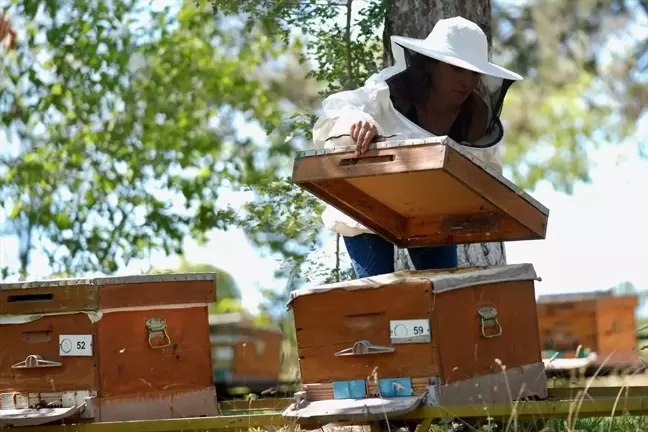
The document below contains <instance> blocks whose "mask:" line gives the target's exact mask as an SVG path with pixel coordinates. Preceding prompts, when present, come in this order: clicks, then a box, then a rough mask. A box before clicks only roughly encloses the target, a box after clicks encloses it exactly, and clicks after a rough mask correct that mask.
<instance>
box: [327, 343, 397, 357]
mask: <svg viewBox="0 0 648 432" xmlns="http://www.w3.org/2000/svg"><path fill="white" fill-rule="evenodd" d="M394 351H396V348H393V347H386V346H378V345H374V344H372V343H371V342H369V341H368V340H361V341H358V342H356V343H354V344H353V346H352V347H351V348H346V349H343V350H340V351H338V352H336V353H335V356H336V357H341V356H354V355H367V354H383V353H390V352H394Z"/></svg>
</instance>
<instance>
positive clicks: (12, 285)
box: [0, 273, 216, 290]
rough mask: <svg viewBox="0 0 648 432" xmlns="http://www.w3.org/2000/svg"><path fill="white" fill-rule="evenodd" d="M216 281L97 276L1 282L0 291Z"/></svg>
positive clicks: (184, 276) (197, 276)
mask: <svg viewBox="0 0 648 432" xmlns="http://www.w3.org/2000/svg"><path fill="white" fill-rule="evenodd" d="M204 280H208V281H209V280H213V281H215V280H216V274H215V273H173V274H171V273H169V274H159V275H129V276H96V277H80V278H59V279H42V280H30V281H23V282H0V290H13V289H23V288H25V289H28V288H51V287H71V286H95V287H99V286H103V285H129V284H140V283H155V282H182V281H204Z"/></svg>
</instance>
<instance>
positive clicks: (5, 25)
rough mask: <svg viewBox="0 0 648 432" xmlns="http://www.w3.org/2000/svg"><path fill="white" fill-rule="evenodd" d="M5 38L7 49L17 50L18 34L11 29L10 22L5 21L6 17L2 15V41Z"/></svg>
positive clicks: (0, 31)
mask: <svg viewBox="0 0 648 432" xmlns="http://www.w3.org/2000/svg"><path fill="white" fill-rule="evenodd" d="M5 38H7V40H6V41H5V45H6V46H7V48H9V49H15V48H16V32H15V31H14V29H13V28H11V24H10V23H9V20H7V19H5V17H4V16H2V14H1V13H0V41H2V40H4V39H5Z"/></svg>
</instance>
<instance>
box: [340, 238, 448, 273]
mask: <svg viewBox="0 0 648 432" xmlns="http://www.w3.org/2000/svg"><path fill="white" fill-rule="evenodd" d="M343 238H344V244H345V246H346V249H347V252H348V253H349V257H350V258H351V264H352V265H353V269H354V270H355V273H356V276H357V277H358V278H365V277H371V276H376V275H380V274H386V273H393V272H394V245H393V244H392V243H390V242H388V241H387V240H385V239H383V238H382V237H380V236H379V235H377V234H360V235H357V236H354V237H345V236H343ZM408 252H409V255H410V258H411V259H412V263H413V264H414V268H415V269H416V270H433V269H446V268H456V267H457V266H458V258H457V245H447V246H435V247H422V248H410V249H408Z"/></svg>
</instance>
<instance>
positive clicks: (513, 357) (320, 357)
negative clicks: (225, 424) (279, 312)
mask: <svg viewBox="0 0 648 432" xmlns="http://www.w3.org/2000/svg"><path fill="white" fill-rule="evenodd" d="M536 279H537V277H536V274H535V271H534V269H533V266H532V265H531V264H516V265H506V266H495V267H484V268H464V269H460V270H451V271H411V272H396V273H393V274H389V275H383V276H377V277H373V278H366V279H358V280H352V281H347V282H342V283H337V284H331V285H323V286H319V287H315V288H310V289H302V290H297V291H294V292H293V293H292V297H291V302H290V307H291V308H292V310H293V313H294V319H295V327H296V330H297V343H298V348H299V367H300V372H301V379H302V383H303V386H304V392H305V393H303V394H302V395H301V397H303V398H304V399H305V400H306V401H307V404H306V405H304V406H303V407H302V409H299V410H295V409H290V408H289V409H288V410H287V411H286V412H285V413H284V415H286V416H289V417H290V416H294V417H295V418H299V419H310V420H313V419H318V420H321V421H323V422H326V421H336V420H337V418H336V416H338V415H339V416H340V419H341V418H348V416H349V415H361V416H363V415H367V413H366V412H365V411H366V409H367V407H366V404H367V403H370V402H367V400H369V399H377V400H380V401H382V402H380V403H377V405H376V407H377V408H376V411H375V412H373V413H372V414H374V415H376V416H380V415H384V412H385V410H387V412H389V411H390V410H394V413H398V412H404V411H409V410H412V409H414V408H416V407H417V406H419V405H420V404H433V405H435V404H438V405H442V406H450V405H458V404H482V403H508V402H511V395H514V396H513V399H516V400H517V399H518V398H526V397H533V398H546V397H547V387H546V378H545V374H544V364H543V362H542V358H541V352H540V340H539V333H538V321H537V316H536V312H535V311H536V303H535V288H534V281H535V280H536ZM476 388H477V389H478V390H475V389H476ZM385 402H387V406H385ZM390 404H391V405H390ZM369 410H370V411H371V409H370V408H369Z"/></svg>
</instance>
